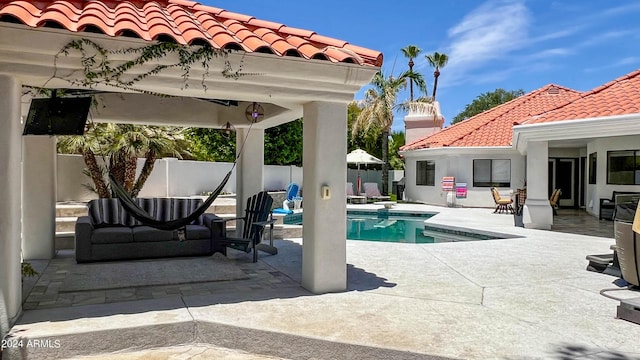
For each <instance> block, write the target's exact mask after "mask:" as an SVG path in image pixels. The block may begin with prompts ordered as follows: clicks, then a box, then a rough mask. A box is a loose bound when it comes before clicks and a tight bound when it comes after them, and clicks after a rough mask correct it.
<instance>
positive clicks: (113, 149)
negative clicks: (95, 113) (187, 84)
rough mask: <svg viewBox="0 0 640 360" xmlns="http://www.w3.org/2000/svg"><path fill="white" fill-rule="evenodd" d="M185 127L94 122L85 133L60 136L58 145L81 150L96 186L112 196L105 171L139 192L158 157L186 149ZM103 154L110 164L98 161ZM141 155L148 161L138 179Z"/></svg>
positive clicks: (100, 193) (66, 149) (61, 148)
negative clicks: (105, 165)
mask: <svg viewBox="0 0 640 360" xmlns="http://www.w3.org/2000/svg"><path fill="white" fill-rule="evenodd" d="M182 132H183V130H181V129H178V128H171V127H158V126H139V125H124V124H98V125H94V126H93V127H91V128H90V129H88V130H87V131H85V134H84V135H82V136H64V137H60V139H59V142H58V149H59V151H60V152H66V153H82V155H83V158H84V161H85V164H86V165H87V173H88V175H89V176H90V177H91V180H92V181H93V184H94V186H95V187H94V188H93V189H94V190H95V191H96V192H97V193H98V196H99V197H101V198H108V197H111V192H110V191H109V187H108V186H107V184H108V182H107V181H106V175H107V174H111V175H112V176H113V177H114V178H115V180H116V181H118V182H119V183H121V184H123V186H124V188H125V189H126V190H127V191H128V192H129V193H130V194H131V196H132V197H135V196H137V195H138V193H139V192H140V190H141V189H142V186H143V185H144V183H145V181H146V180H147V178H148V177H149V175H150V174H151V171H152V170H153V167H154V164H155V161H156V159H158V158H159V157H161V156H165V155H171V156H176V157H180V156H181V154H185V153H187V152H186V150H185V149H187V144H186V142H185V141H184V138H183V136H182ZM96 155H98V156H102V157H103V159H104V161H105V163H106V164H107V167H106V168H105V167H104V166H100V165H98V162H97V160H96ZM138 157H144V158H145V163H144V165H143V167H142V171H141V173H140V175H139V176H138V179H137V180H136V177H135V175H136V168H137V160H138Z"/></svg>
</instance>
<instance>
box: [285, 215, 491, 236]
mask: <svg viewBox="0 0 640 360" xmlns="http://www.w3.org/2000/svg"><path fill="white" fill-rule="evenodd" d="M433 215H435V214H429V213H403V212H397V211H393V212H390V211H389V210H386V209H380V210H377V211H376V212H372V211H348V212H347V239H348V240H364V241H380V242H395V243H414V244H429V243H437V242H456V241H477V240H490V239H500V238H504V237H503V236H499V235H498V234H482V233H477V232H474V231H467V230H460V229H448V228H441V227H434V226H430V225H429V226H425V223H424V221H425V220H427V219H429V218H430V217H432V216H433ZM284 223H285V224H302V213H298V214H291V215H287V216H286V217H285V218H284Z"/></svg>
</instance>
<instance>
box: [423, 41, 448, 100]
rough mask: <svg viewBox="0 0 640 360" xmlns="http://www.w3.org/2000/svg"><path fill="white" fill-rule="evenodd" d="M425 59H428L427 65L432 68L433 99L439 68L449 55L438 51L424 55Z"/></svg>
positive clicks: (434, 97)
mask: <svg viewBox="0 0 640 360" xmlns="http://www.w3.org/2000/svg"><path fill="white" fill-rule="evenodd" d="M425 58H427V61H429V65H430V66H431V67H432V68H434V69H435V70H434V72H433V93H432V97H433V100H435V99H436V90H437V89H438V77H440V68H443V67H445V66H446V65H447V62H449V56H448V55H447V54H441V53H439V52H437V51H436V52H434V53H433V54H431V55H425Z"/></svg>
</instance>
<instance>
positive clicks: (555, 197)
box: [549, 189, 562, 215]
mask: <svg viewBox="0 0 640 360" xmlns="http://www.w3.org/2000/svg"><path fill="white" fill-rule="evenodd" d="M560 195H562V190H561V189H555V190H553V193H551V197H550V198H549V205H551V208H552V209H553V215H558V207H559V206H558V202H559V201H560Z"/></svg>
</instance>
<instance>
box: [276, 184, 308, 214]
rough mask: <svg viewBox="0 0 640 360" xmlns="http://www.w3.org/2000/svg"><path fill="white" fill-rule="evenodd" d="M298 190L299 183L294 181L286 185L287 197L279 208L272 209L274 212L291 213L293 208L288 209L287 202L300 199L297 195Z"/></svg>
mask: <svg viewBox="0 0 640 360" xmlns="http://www.w3.org/2000/svg"><path fill="white" fill-rule="evenodd" d="M299 191H300V185H298V184H296V183H291V184H289V185H288V186H287V198H286V199H285V200H284V201H283V202H282V207H281V208H276V209H273V213H274V214H291V213H293V210H291V209H289V204H290V203H291V202H292V201H296V200H302V198H301V197H300V196H298V192H299Z"/></svg>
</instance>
